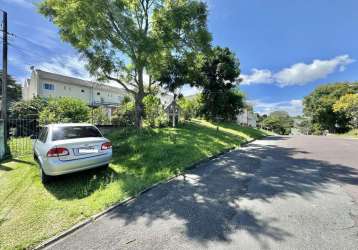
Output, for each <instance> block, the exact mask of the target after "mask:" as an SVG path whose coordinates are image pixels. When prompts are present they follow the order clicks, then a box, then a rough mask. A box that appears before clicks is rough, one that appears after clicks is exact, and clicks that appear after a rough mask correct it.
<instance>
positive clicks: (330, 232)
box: [49, 136, 358, 249]
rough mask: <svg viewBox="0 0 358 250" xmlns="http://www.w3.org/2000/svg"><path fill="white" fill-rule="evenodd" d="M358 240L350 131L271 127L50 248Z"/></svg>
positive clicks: (314, 245)
mask: <svg viewBox="0 0 358 250" xmlns="http://www.w3.org/2000/svg"><path fill="white" fill-rule="evenodd" d="M204 248H205V249H206V248H212V249H224V248H225V249H278V248H279V249H293V248H294V249H297V248H300V249H332V248H333V249H358V140H349V139H341V138H333V137H313V136H312V137H311V136H301V137H270V138H268V139H266V140H261V141H256V142H254V143H252V144H249V145H247V146H246V147H244V148H242V149H240V150H237V151H233V152H230V153H227V154H225V155H223V156H221V157H220V158H218V159H215V160H212V161H210V162H209V163H206V164H203V165H201V166H200V167H198V168H197V169H194V170H192V171H190V172H189V173H188V174H186V175H185V176H180V177H178V178H176V179H174V180H173V181H171V182H169V183H167V184H164V185H160V186H158V187H156V188H154V189H152V190H151V191H148V192H147V193H145V194H143V195H142V196H141V197H140V198H138V199H137V200H134V201H132V202H130V203H129V204H126V205H124V206H120V207H118V208H117V209H115V210H112V211H111V212H110V213H108V214H106V215H104V216H103V217H101V218H99V219H98V220H96V221H95V222H93V223H91V224H89V225H87V226H85V227H84V228H82V229H80V230H78V231H76V232H74V233H73V234H71V235H69V236H67V237H66V238H64V239H62V240H60V241H58V242H57V243H56V244H54V245H52V246H50V247H49V249H204Z"/></svg>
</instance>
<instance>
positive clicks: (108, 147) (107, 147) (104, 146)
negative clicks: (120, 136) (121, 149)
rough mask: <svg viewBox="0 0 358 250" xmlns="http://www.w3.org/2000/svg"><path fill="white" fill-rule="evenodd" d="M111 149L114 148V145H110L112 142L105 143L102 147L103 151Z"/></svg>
mask: <svg viewBox="0 0 358 250" xmlns="http://www.w3.org/2000/svg"><path fill="white" fill-rule="evenodd" d="M110 148H112V143H110V142H105V143H103V144H102V146H101V149H102V150H107V149H110Z"/></svg>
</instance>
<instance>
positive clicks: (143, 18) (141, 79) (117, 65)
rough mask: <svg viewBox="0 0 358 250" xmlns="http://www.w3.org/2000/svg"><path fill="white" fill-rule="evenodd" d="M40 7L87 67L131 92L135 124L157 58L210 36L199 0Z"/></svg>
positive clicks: (78, 0)
mask: <svg viewBox="0 0 358 250" xmlns="http://www.w3.org/2000/svg"><path fill="white" fill-rule="evenodd" d="M39 10H40V13H42V14H44V15H45V16H47V17H49V18H50V20H52V21H53V23H55V24H56V25H57V26H58V27H59V29H60V34H61V37H62V39H63V40H65V41H67V42H70V43H71V44H72V45H73V46H74V47H75V48H76V49H77V50H78V51H79V52H80V53H81V54H82V55H84V56H85V58H86V59H87V60H88V69H89V71H90V73H92V74H93V75H96V76H97V77H98V79H99V80H111V81H115V82H117V83H119V84H120V85H121V86H122V87H123V88H124V89H125V90H126V91H127V92H128V93H129V94H132V95H133V97H134V100H135V111H136V126H137V127H140V126H141V124H142V117H143V108H144V106H143V98H144V97H145V96H146V95H147V94H148V92H150V91H151V87H152V86H153V85H154V84H156V83H157V81H156V80H155V79H154V78H153V77H152V74H153V72H155V71H156V70H157V69H156V67H158V65H160V64H159V63H155V62H163V61H165V60H167V59H171V58H173V57H178V56H180V55H182V54H185V53H190V52H198V51H202V50H204V49H206V48H207V47H208V46H209V44H210V41H211V36H210V33H209V32H208V31H207V7H206V5H205V3H203V2H201V1H195V0H44V1H42V2H41V3H40V5H39ZM146 74H148V76H149V77H148V78H149V80H148V83H147V84H148V86H145V84H146V83H145V76H146Z"/></svg>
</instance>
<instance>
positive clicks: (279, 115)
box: [262, 111, 293, 135]
mask: <svg viewBox="0 0 358 250" xmlns="http://www.w3.org/2000/svg"><path fill="white" fill-rule="evenodd" d="M262 125H263V127H264V128H265V129H268V130H271V131H273V132H275V133H277V134H280V135H288V134H290V133H291V128H292V127H293V119H292V118H291V117H290V116H289V114H288V113H287V112H285V111H275V112H272V113H271V114H270V115H269V116H268V117H267V118H265V119H264V120H263V121H262Z"/></svg>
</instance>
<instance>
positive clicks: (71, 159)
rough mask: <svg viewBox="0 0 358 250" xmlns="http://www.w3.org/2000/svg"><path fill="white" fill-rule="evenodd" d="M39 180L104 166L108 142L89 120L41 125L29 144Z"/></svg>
mask: <svg viewBox="0 0 358 250" xmlns="http://www.w3.org/2000/svg"><path fill="white" fill-rule="evenodd" d="M33 149H34V157H35V159H36V160H37V161H38V163H39V165H40V169H41V180H42V182H43V183H46V182H48V181H49V180H50V179H51V177H52V176H57V175H63V174H68V173H73V172H77V171H82V170H86V169H90V168H95V167H100V166H108V164H109V162H110V160H111V159H112V144H111V142H110V141H109V140H108V139H106V138H104V137H103V135H102V134H101V132H100V131H99V130H98V129H97V128H96V127H95V126H93V125H91V124H83V123H70V124H50V125H46V126H45V127H43V128H42V129H41V131H40V133H39V136H38V138H37V139H36V140H35V141H34V145H33Z"/></svg>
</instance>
